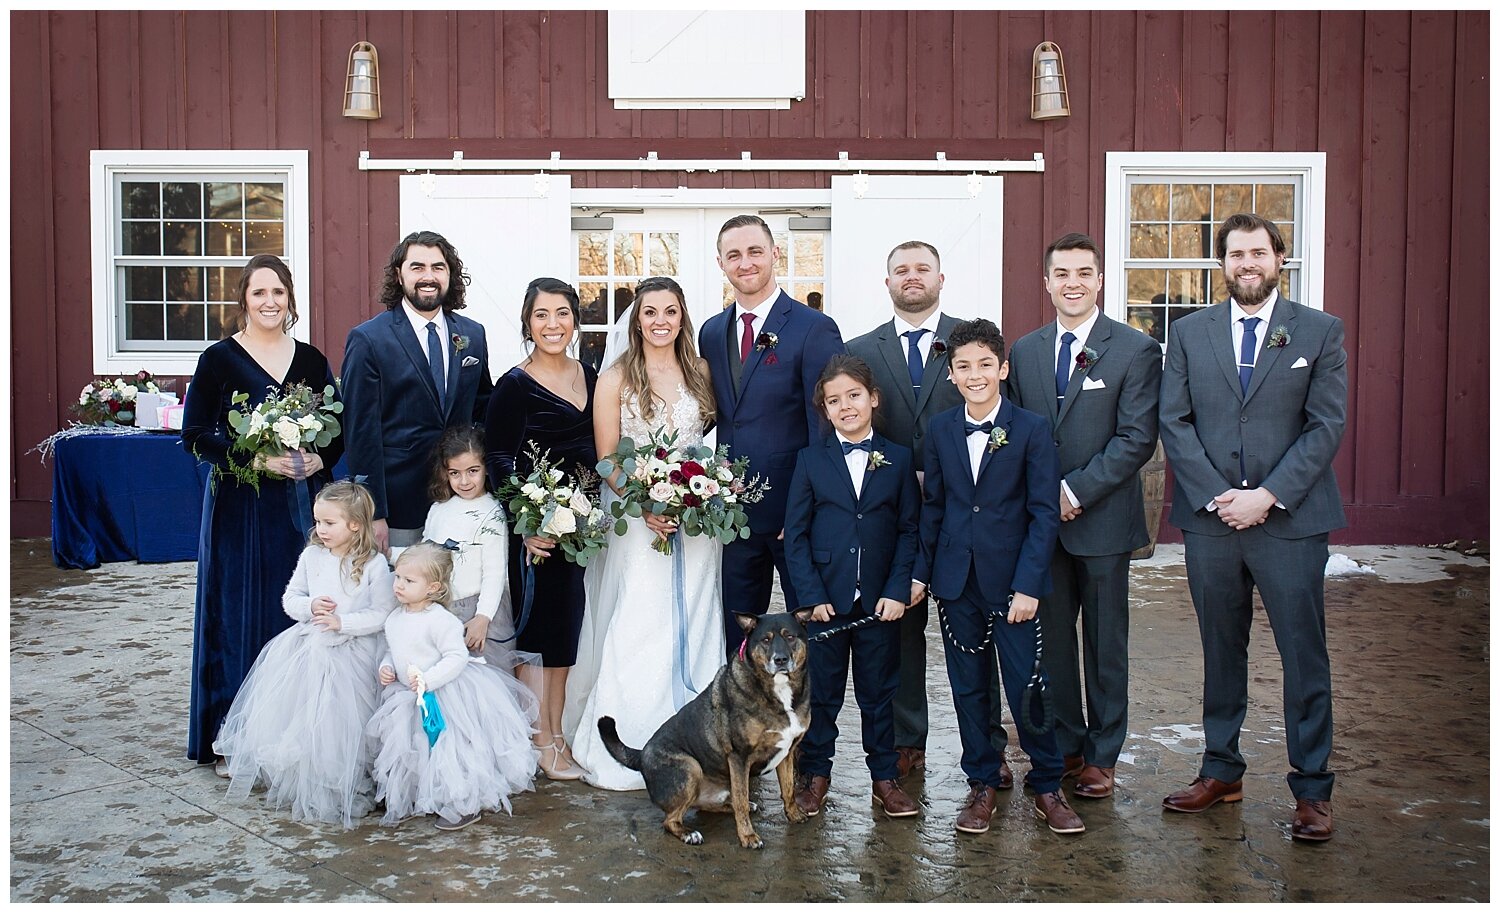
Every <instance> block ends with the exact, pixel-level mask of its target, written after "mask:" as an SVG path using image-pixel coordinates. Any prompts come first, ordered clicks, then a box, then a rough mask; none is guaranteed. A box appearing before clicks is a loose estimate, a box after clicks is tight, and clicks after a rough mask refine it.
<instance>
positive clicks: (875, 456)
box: [867, 450, 891, 472]
mask: <svg viewBox="0 0 1500 913" xmlns="http://www.w3.org/2000/svg"><path fill="white" fill-rule="evenodd" d="M889 465H891V461H890V460H888V459H886V458H885V454H883V453H881V452H880V451H879V450H871V451H870V462H869V466H868V467H867V468H868V469H869V470H870V471H871V472H874V471H875V470H877V469H879V468H880V467H882V466H889Z"/></svg>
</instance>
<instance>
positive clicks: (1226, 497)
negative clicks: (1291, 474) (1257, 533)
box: [1214, 488, 1276, 529]
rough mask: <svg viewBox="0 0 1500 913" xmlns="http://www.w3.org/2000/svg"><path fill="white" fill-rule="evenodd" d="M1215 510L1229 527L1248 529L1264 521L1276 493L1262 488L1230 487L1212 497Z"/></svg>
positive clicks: (1269, 511) (1273, 502) (1272, 505)
mask: <svg viewBox="0 0 1500 913" xmlns="http://www.w3.org/2000/svg"><path fill="white" fill-rule="evenodd" d="M1214 505H1215V512H1216V513H1218V515H1219V519H1220V520H1223V521H1224V523H1225V524H1226V525H1227V526H1229V528H1230V529H1249V528H1250V527H1252V526H1259V525H1260V524H1262V523H1264V522H1266V517H1267V516H1268V515H1269V514H1270V513H1271V508H1272V507H1274V506H1276V495H1274V494H1272V493H1271V492H1269V491H1267V490H1266V489H1264V488H1249V489H1245V488H1231V489H1229V490H1228V491H1226V492H1224V493H1223V494H1221V495H1219V496H1218V497H1217V498H1214Z"/></svg>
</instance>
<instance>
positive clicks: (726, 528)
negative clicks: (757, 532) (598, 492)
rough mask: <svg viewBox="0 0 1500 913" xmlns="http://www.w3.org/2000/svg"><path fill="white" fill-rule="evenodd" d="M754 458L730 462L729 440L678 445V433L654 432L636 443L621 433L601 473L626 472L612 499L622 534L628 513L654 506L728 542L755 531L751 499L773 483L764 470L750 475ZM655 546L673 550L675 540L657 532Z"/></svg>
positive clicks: (683, 525) (682, 525)
mask: <svg viewBox="0 0 1500 913" xmlns="http://www.w3.org/2000/svg"><path fill="white" fill-rule="evenodd" d="M748 465H749V460H748V459H747V458H745V457H740V458H739V459H738V460H735V461H733V462H730V460H729V448H728V446H727V445H726V446H722V447H720V448H719V449H718V452H715V451H713V450H711V449H710V448H708V447H704V446H697V447H692V446H678V444H677V434H676V432H673V433H671V434H662V433H661V432H652V434H651V439H650V440H649V441H647V442H646V443H644V444H639V445H638V444H636V442H635V441H633V440H631V439H630V438H628V437H622V438H620V444H619V446H618V447H617V448H616V449H615V452H614V453H612V454H610V455H609V456H607V457H605V458H604V459H603V460H600V461H599V467H598V468H599V474H600V475H609V474H612V473H614V472H615V471H616V470H619V471H620V472H623V473H624V474H625V483H624V485H623V486H622V488H621V491H620V500H619V501H617V502H615V503H614V504H611V505H610V512H611V513H613V514H614V516H615V533H616V535H622V536H623V535H624V534H625V528H626V524H625V518H626V517H639V516H641V514H642V513H643V512H645V511H650V512H651V513H653V514H656V515H657V516H659V517H666V518H669V519H670V520H672V521H673V522H674V523H676V524H677V527H678V529H679V530H681V531H682V533H683V534H684V535H688V536H713V537H714V538H716V539H718V540H719V541H720V542H722V543H724V544H726V545H727V544H728V543H730V542H733V541H734V540H735V539H737V538H738V539H745V538H748V537H749V536H750V521H749V519H748V518H747V517H746V516H745V505H746V504H755V503H757V502H759V501H760V499H761V498H763V497H765V494H766V490H767V489H768V488H769V487H770V486H769V485H768V484H767V483H766V482H764V481H762V480H761V478H760V477H759V476H755V477H754V478H750V479H747V478H746V469H747V467H748ZM651 547H652V548H654V549H656V550H657V551H658V552H661V553H662V554H663V555H670V554H672V540H671V539H663V538H661V537H659V536H658V537H657V539H656V541H655V542H653V543H651Z"/></svg>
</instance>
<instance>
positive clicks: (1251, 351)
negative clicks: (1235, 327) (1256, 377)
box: [1240, 317, 1260, 396]
mask: <svg viewBox="0 0 1500 913" xmlns="http://www.w3.org/2000/svg"><path fill="white" fill-rule="evenodd" d="M1240 323H1242V324H1244V326H1245V335H1244V336H1242V337H1241V338H1240V395H1241V396H1244V395H1245V394H1246V393H1248V392H1249V391H1250V375H1251V374H1253V373H1255V328H1256V327H1258V326H1260V318H1259V317H1242V318H1240Z"/></svg>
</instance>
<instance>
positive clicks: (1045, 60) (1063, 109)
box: [1031, 41, 1069, 120]
mask: <svg viewBox="0 0 1500 913" xmlns="http://www.w3.org/2000/svg"><path fill="white" fill-rule="evenodd" d="M1068 114H1069V111H1068V75H1067V72H1066V71H1065V70H1064V69H1063V59H1062V51H1060V50H1058V48H1057V45H1055V44H1053V43H1052V42H1050V41H1043V42H1042V43H1041V44H1039V45H1037V46H1036V50H1035V51H1033V52H1032V54H1031V119H1032V120H1051V119H1052V118H1054V117H1067V116H1068Z"/></svg>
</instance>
